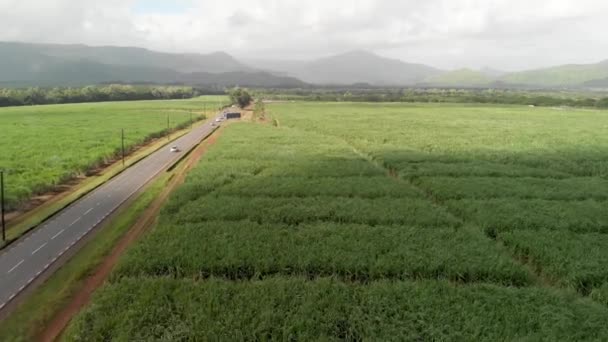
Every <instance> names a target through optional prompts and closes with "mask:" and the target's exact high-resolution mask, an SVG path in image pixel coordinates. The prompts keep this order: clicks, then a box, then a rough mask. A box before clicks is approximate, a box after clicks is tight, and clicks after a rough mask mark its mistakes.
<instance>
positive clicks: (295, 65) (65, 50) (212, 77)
mask: <svg viewBox="0 0 608 342" xmlns="http://www.w3.org/2000/svg"><path fill="white" fill-rule="evenodd" d="M108 82H137V83H146V82H149V83H166V84H176V83H179V84H188V85H200V86H205V85H214V86H221V87H230V86H235V85H240V86H249V87H289V88H297V87H306V86H309V85H310V84H317V85H352V84H370V85H373V86H445V87H495V86H500V87H535V88H608V61H604V62H600V63H597V64H586V65H564V66H557V67H551V68H544V69H537V70H530V71H523V72H514V73H505V72H501V71H498V70H492V69H487V68H486V69H481V70H472V69H460V70H450V71H446V70H440V69H437V68H433V67H430V66H426V65H423V64H413V63H406V62H403V61H400V60H396V59H390V58H385V57H381V56H378V55H376V54H373V53H371V52H367V51H352V52H348V53H344V54H340V55H336V56H331V57H326V58H321V59H316V60H312V61H290V60H274V61H273V60H260V59H257V60H246V61H239V60H237V59H236V58H234V57H232V56H230V55H229V54H226V53H224V52H215V53H210V54H173V53H164V52H156V51H151V50H147V49H142V48H134V47H115V46H104V47H90V46H86V45H60V44H30V43H15V42H0V86H35V85H39V86H77V85H88V84H96V83H108Z"/></svg>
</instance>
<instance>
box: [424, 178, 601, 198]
mask: <svg viewBox="0 0 608 342" xmlns="http://www.w3.org/2000/svg"><path fill="white" fill-rule="evenodd" d="M415 183H416V184H417V185H418V186H420V187H422V188H424V189H425V190H426V191H427V192H429V193H431V194H432V196H433V197H435V198H437V199H440V200H450V199H490V198H513V199H515V200H517V199H546V200H588V199H595V200H607V199H608V180H607V179H604V178H599V177H578V178H566V179H547V178H530V177H525V178H515V179H514V178H506V177H505V178H501V177H456V178H453V177H422V178H418V179H416V180H415Z"/></svg>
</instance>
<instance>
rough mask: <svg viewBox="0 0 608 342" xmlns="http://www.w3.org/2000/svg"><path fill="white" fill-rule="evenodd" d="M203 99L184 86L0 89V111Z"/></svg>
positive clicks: (195, 90)
mask: <svg viewBox="0 0 608 342" xmlns="http://www.w3.org/2000/svg"><path fill="white" fill-rule="evenodd" d="M199 95H202V94H201V91H200V90H197V89H195V88H192V87H183V86H133V85H124V84H110V85H105V86H87V87H82V88H72V87H67V88H59V87H55V88H38V87H33V88H23V89H17V88H0V107H8V106H29V105H43V104H61V103H82V102H105V101H133V100H169V99H186V98H192V97H195V96H199Z"/></svg>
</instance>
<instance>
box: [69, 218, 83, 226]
mask: <svg viewBox="0 0 608 342" xmlns="http://www.w3.org/2000/svg"><path fill="white" fill-rule="evenodd" d="M81 218H82V216H81V217H79V218H77V219H76V220H75V221H74V222H72V224H70V227H71V226H73V225H75V224H76V222H78V221H80V219H81Z"/></svg>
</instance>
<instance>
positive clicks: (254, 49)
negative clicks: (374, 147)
mask: <svg viewBox="0 0 608 342" xmlns="http://www.w3.org/2000/svg"><path fill="white" fill-rule="evenodd" d="M145 1H146V0H139V1H138V0H106V1H93V0H45V1H33V0H19V1H15V0H0V22H1V23H2V30H0V40H22V41H36V42H63V43H87V44H95V45H100V44H104V45H109V44H113V45H136V46H143V47H148V48H153V49H158V50H166V51H180V52H209V51H215V50H224V51H227V52H230V53H233V54H236V55H237V56H241V57H249V58H254V57H257V58H259V57H264V58H313V57H318V56H323V55H329V54H333V53H339V52H343V51H346V50H353V49H368V50H374V51H377V52H380V53H382V54H384V55H388V56H391V57H395V58H400V59H403V60H407V61H413V62H423V63H429V64H432V65H435V66H439V67H444V68H455V67H463V66H470V67H481V66H486V65H488V66H492V67H497V68H507V69H521V68H527V67H538V66H542V65H548V64H560V63H569V62H592V61H597V60H601V59H607V58H608V40H606V39H605V38H604V31H605V27H606V24H605V18H608V2H606V1H602V0H597V1H594V0H534V1H530V0H525V1H524V0H426V1H424V2H421V1H417V0H401V1H395V0H331V1H329V0H309V1H301V0H297V1H296V0H247V1H246V0H223V1H208V0H205V1H194V0H191V1H188V0H182V1H180V2H179V5H180V6H181V7H180V8H179V10H178V9H177V8H176V10H170V11H169V10H166V13H159V12H161V11H162V9H163V8H165V9H167V8H169V7H170V6H172V2H171V1H170V0H167V1H166V2H167V6H162V4H160V2H162V0H154V4H152V3H150V6H149V10H146V11H141V10H140V9H141V8H142V7H143V8H146V3H145ZM173 4H174V3H173ZM154 9H158V10H157V11H155V10H154Z"/></svg>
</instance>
